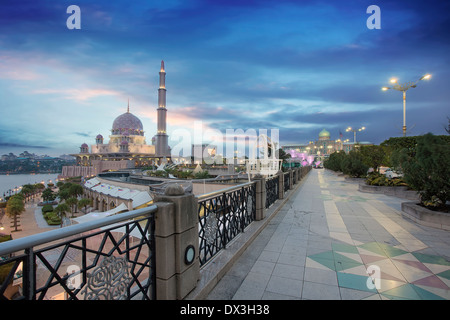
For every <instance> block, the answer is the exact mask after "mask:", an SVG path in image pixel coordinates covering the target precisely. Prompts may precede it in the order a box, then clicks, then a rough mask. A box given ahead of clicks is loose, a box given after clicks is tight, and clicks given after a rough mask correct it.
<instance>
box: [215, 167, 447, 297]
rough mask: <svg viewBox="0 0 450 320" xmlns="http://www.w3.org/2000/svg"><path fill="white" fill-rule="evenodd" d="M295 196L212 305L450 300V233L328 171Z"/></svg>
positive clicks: (308, 181) (217, 289) (310, 176)
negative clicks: (416, 220) (410, 217)
mask: <svg viewBox="0 0 450 320" xmlns="http://www.w3.org/2000/svg"><path fill="white" fill-rule="evenodd" d="M291 192H294V193H293V194H291V195H290V197H289V200H288V201H287V203H286V204H285V205H284V207H283V208H282V209H281V211H280V212H279V213H278V214H277V216H276V217H274V218H273V219H272V221H271V222H270V223H269V224H268V226H267V227H266V228H265V229H264V230H263V231H262V232H261V234H260V235H259V236H258V237H257V239H256V240H255V241H254V242H253V243H252V244H251V245H250V247H249V248H248V249H247V250H246V251H245V252H244V254H243V255H242V256H241V257H240V259H239V260H238V261H237V262H236V263H235V265H234V266H233V267H232V269H231V270H230V271H229V272H228V273H227V274H226V275H225V276H224V277H223V278H222V280H221V281H220V282H219V283H218V284H217V286H216V287H215V288H214V290H213V291H212V292H211V293H210V294H209V296H208V299H217V300H221V299H226V300H229V299H244V300H248V299H250V300H253V299H255V300H264V299H271V300H276V299H283V300H289V299H313V300H318V299H328V300H340V299H342V300H359V299H414V300H422V299H432V300H438V299H447V300H448V299H450V232H449V231H444V230H440V229H435V228H431V227H425V226H421V225H418V224H416V223H414V222H413V221H411V220H408V219H405V218H403V217H402V216H401V203H402V202H403V201H405V200H403V199H399V198H395V197H389V196H385V195H380V194H368V193H362V192H359V191H358V184H357V183H356V182H349V181H346V180H345V179H344V178H343V177H340V176H337V175H336V174H335V173H333V172H330V171H328V170H312V171H311V172H310V173H309V174H308V176H307V177H306V180H305V181H304V182H303V183H302V185H301V186H300V187H299V188H298V189H297V190H295V191H291ZM368 272H370V273H371V274H372V276H371V277H369V275H368Z"/></svg>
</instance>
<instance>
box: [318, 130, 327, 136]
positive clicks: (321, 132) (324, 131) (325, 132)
mask: <svg viewBox="0 0 450 320" xmlns="http://www.w3.org/2000/svg"><path fill="white" fill-rule="evenodd" d="M329 136H330V133H329V132H328V131H327V130H325V129H323V130H322V131H320V133H319V137H329Z"/></svg>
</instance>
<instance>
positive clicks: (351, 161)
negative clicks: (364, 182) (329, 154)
mask: <svg viewBox="0 0 450 320" xmlns="http://www.w3.org/2000/svg"><path fill="white" fill-rule="evenodd" d="M341 168H342V172H343V173H344V174H348V175H349V176H351V177H357V178H359V177H365V176H366V175H367V170H369V166H368V165H366V164H364V162H363V157H362V155H361V153H360V152H358V151H354V150H352V151H350V152H349V153H348V155H347V157H345V158H344V159H343V160H342V164H341Z"/></svg>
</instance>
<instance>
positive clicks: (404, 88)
mask: <svg viewBox="0 0 450 320" xmlns="http://www.w3.org/2000/svg"><path fill="white" fill-rule="evenodd" d="M430 78H431V74H426V75H424V76H422V77H420V79H419V80H416V81H415V82H406V83H403V84H399V83H398V80H397V79H396V78H392V79H391V80H390V81H389V82H390V83H392V84H393V86H392V87H382V88H381V90H383V91H387V90H389V89H394V90H397V91H401V92H403V127H402V130H403V136H404V137H406V91H407V90H408V89H409V88H415V87H417V83H418V82H419V81H421V80H429V79H430Z"/></svg>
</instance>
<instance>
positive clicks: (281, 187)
mask: <svg viewBox="0 0 450 320" xmlns="http://www.w3.org/2000/svg"><path fill="white" fill-rule="evenodd" d="M277 176H278V199H284V173H283V171H281V170H280V171H278V172H277Z"/></svg>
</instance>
